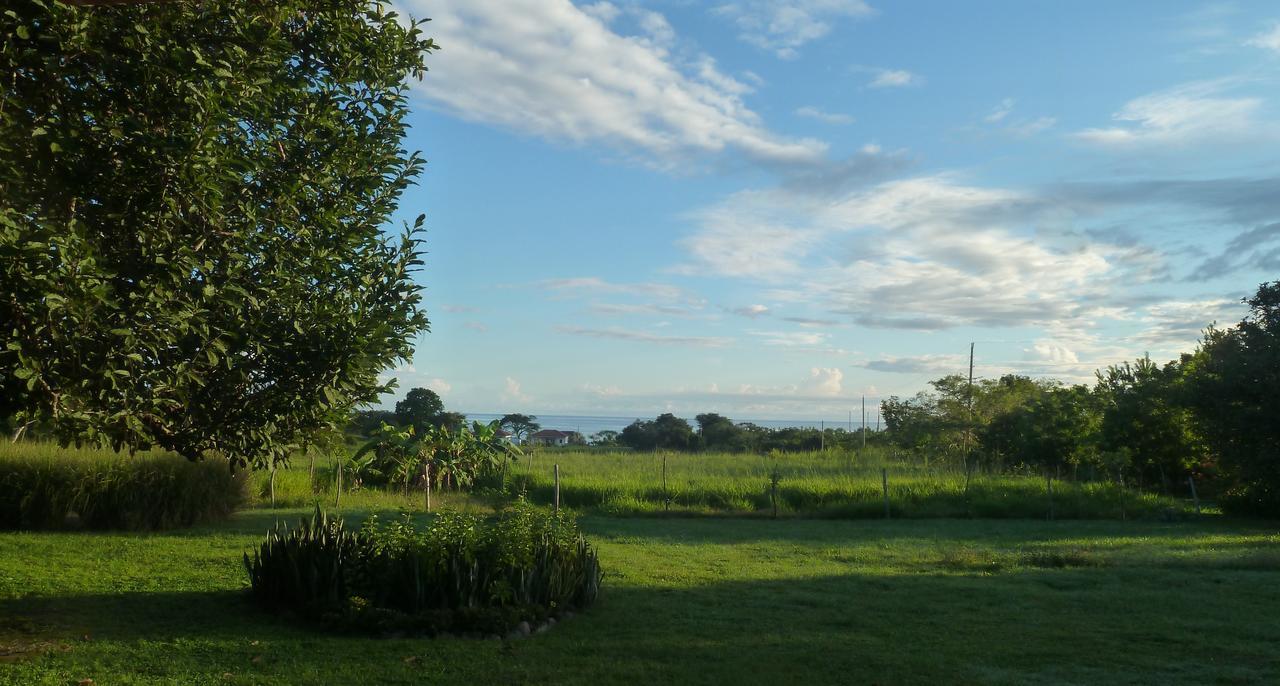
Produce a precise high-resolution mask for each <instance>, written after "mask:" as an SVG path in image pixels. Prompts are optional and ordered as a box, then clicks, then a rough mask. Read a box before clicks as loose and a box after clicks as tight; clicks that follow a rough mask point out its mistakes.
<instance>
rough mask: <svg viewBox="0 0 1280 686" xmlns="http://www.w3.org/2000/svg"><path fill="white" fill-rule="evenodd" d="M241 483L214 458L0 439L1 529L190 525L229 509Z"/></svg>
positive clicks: (236, 503) (243, 478)
mask: <svg viewBox="0 0 1280 686" xmlns="http://www.w3.org/2000/svg"><path fill="white" fill-rule="evenodd" d="M246 484H247V475H245V474H243V473H241V474H239V475H237V474H233V473H232V472H231V469H230V467H229V466H228V465H227V463H226V462H225V461H222V460H217V459H210V460H205V461H202V462H191V461H189V460H186V459H183V458H182V457H180V456H178V455H174V454H171V453H164V452H142V453H137V454H134V455H128V454H123V453H116V452H112V451H108V450H95V449H89V448H62V447H59V446H58V445H56V444H53V443H44V442H19V443H10V442H8V441H0V528H6V529H57V528H68V527H71V528H74V527H83V528H88V529H123V530H147V529H169V528H174V527H182V526H191V525H192V524H197V523H200V522H207V521H212V520H215V519H220V518H223V517H226V516H227V515H229V514H231V513H232V512H234V511H235V510H236V509H237V508H239V507H240V506H241V505H242V504H243V503H244V501H245V488H246Z"/></svg>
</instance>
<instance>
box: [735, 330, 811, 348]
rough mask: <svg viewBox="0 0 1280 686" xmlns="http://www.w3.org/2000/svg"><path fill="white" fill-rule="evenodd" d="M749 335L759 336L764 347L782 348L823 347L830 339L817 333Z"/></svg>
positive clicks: (785, 332) (761, 332) (796, 332)
mask: <svg viewBox="0 0 1280 686" xmlns="http://www.w3.org/2000/svg"><path fill="white" fill-rule="evenodd" d="M751 335H753V336H759V337H760V339H761V342H763V343H764V344H765V345H773V346H779V347H784V348H794V347H813V346H818V345H823V344H825V343H826V342H827V339H828V338H829V337H830V335H829V334H825V333H821V332H817V331H752V332H751Z"/></svg>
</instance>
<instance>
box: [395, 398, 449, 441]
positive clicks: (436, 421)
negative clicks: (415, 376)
mask: <svg viewBox="0 0 1280 686" xmlns="http://www.w3.org/2000/svg"><path fill="white" fill-rule="evenodd" d="M395 414H396V423H398V424H399V425H400V426H412V427H413V429H414V431H417V432H418V433H419V434H421V433H425V432H426V431H427V429H428V428H430V427H433V426H440V425H441V423H442V422H443V417H444V401H443V400H441V399H440V396H439V395H438V394H437V393H436V392H435V391H433V390H431V389H430V388H411V389H409V392H408V393H406V394H405V396H404V400H401V401H399V402H397V403H396V413H395Z"/></svg>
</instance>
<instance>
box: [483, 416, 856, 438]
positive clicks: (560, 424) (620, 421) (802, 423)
mask: <svg viewBox="0 0 1280 686" xmlns="http://www.w3.org/2000/svg"><path fill="white" fill-rule="evenodd" d="M536 416H537V419H536V420H535V421H537V422H538V424H541V425H542V428H544V429H558V430H560V431H577V432H578V433H580V434H582V435H583V436H587V437H590V436H591V434H594V433H598V432H600V431H622V429H623V427H625V426H627V425H628V424H630V423H631V422H634V421H635V420H636V419H653V417H585V416H578V415H558V414H540V415H536ZM495 419H502V415H500V414H487V413H467V420H468V421H474V422H482V423H486V424H487V423H489V422H491V421H493V420H495ZM730 419H733V421H734V422H751V423H752V424H756V425H758V426H763V427H767V428H770V429H787V428H792V427H799V428H806V429H816V428H818V427H819V426H824V425H825V426H826V427H827V428H828V429H841V428H843V429H849V428H850V426H852V427H853V428H854V429H857V428H859V426H860V424H861V422H859V421H858V420H857V419H856V418H855V419H854V421H853V423H852V425H851V424H850V423H849V422H848V421H843V422H842V421H822V420H813V421H810V420H806V419H737V418H733V417H731V418H730ZM686 421H688V422H689V424H690V425H691V426H693V428H695V429H696V428H698V425H697V423H696V422H694V421H693V420H692V419H689V418H686ZM867 424H868V425H869V426H870V427H872V428H874V427H875V423H873V422H867Z"/></svg>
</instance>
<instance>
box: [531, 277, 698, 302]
mask: <svg viewBox="0 0 1280 686" xmlns="http://www.w3.org/2000/svg"><path fill="white" fill-rule="evenodd" d="M537 285H538V286H540V287H542V288H544V289H546V290H549V291H554V292H558V293H563V294H566V295H602V294H618V295H630V296H643V297H650V298H658V299H660V300H668V301H677V300H685V301H691V300H694V299H693V298H692V297H690V296H689V295H688V294H686V293H685V291H684V290H683V289H682V288H680V287H679V286H673V285H671V284H666V283H652V282H642V283H616V282H613V281H605V280H604V279H601V278H599V277H596V276H575V277H570V278H564V279H547V280H545V281H540V282H538V284H537Z"/></svg>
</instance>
